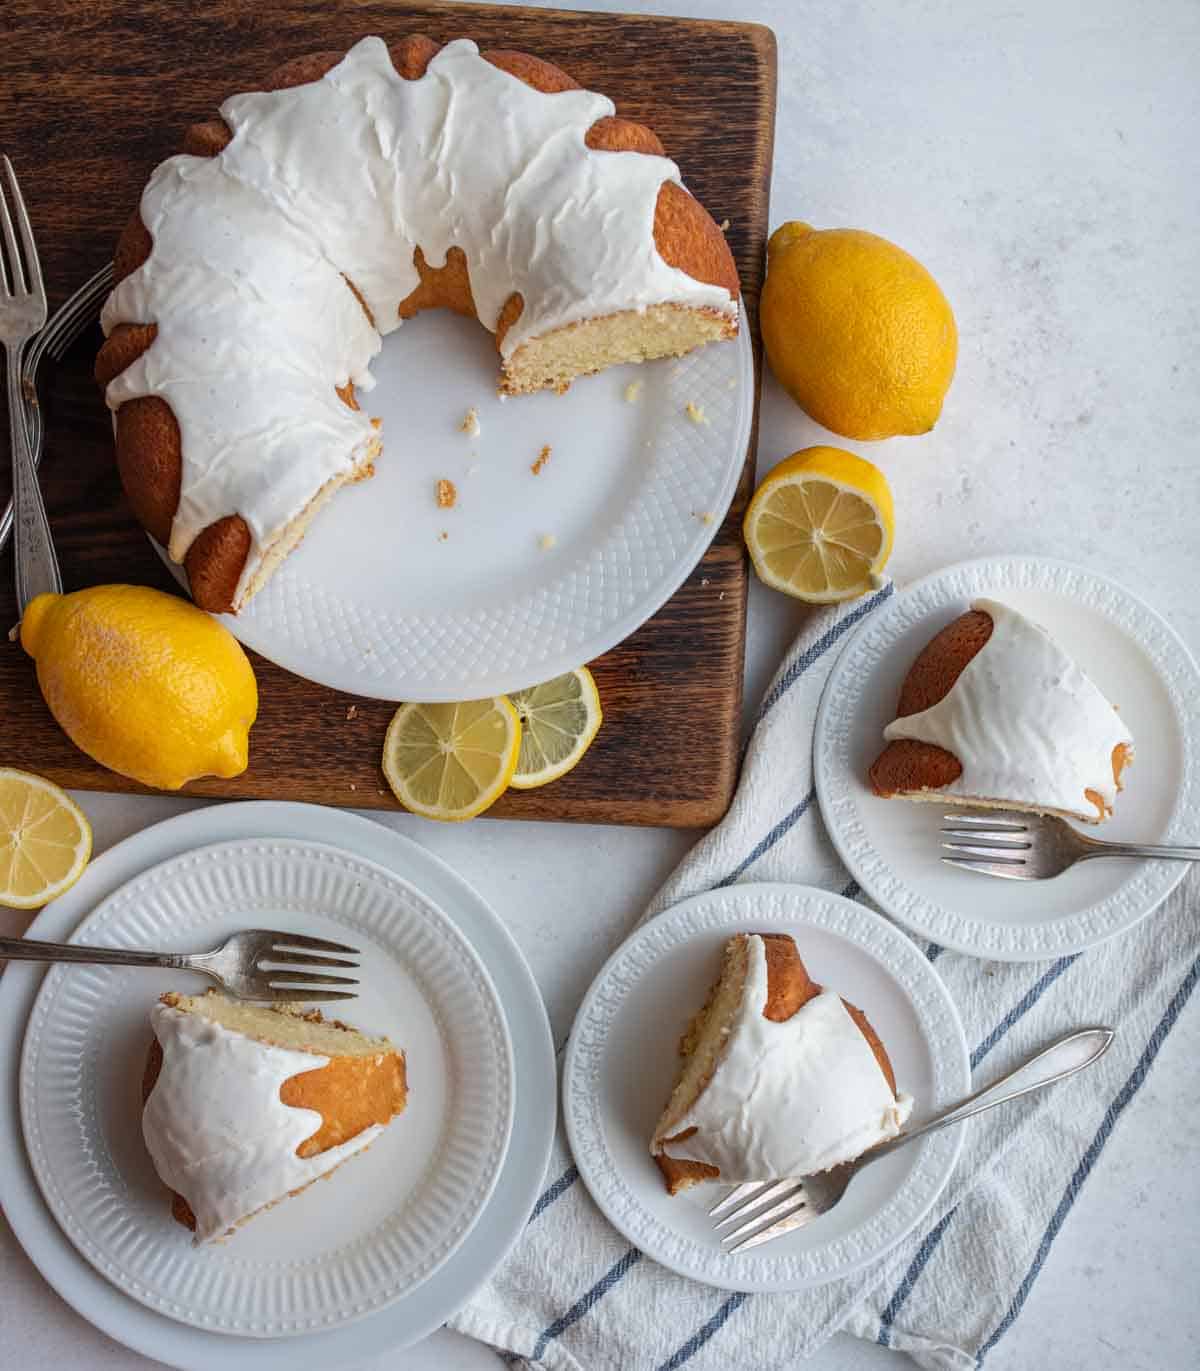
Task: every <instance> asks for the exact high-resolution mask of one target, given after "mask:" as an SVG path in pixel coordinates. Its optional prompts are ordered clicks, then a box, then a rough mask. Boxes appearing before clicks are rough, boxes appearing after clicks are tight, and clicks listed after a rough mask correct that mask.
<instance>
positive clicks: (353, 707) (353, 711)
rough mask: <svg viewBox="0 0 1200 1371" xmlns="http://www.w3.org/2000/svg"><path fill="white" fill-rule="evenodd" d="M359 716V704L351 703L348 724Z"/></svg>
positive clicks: (347, 718) (347, 715) (347, 716)
mask: <svg viewBox="0 0 1200 1371" xmlns="http://www.w3.org/2000/svg"><path fill="white" fill-rule="evenodd" d="M357 718H358V706H357V705H351V706H350V708H349V709H348V710H347V711H346V722H347V723H348V724H350V723H353V722H354V720H355V719H357Z"/></svg>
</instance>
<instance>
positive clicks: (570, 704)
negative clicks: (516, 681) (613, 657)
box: [508, 666, 604, 790]
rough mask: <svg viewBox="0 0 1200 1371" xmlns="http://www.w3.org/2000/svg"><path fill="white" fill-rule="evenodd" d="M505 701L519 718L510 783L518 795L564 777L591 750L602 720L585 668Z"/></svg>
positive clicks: (594, 690)
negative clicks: (516, 753) (517, 745)
mask: <svg viewBox="0 0 1200 1371" xmlns="http://www.w3.org/2000/svg"><path fill="white" fill-rule="evenodd" d="M508 698H509V700H510V701H511V702H512V706H513V708H514V709H515V710H516V711H517V713H518V714H519V715H520V718H521V755H520V758H519V760H518V761H517V769H516V771H515V772H514V773H513V778H512V785H513V786H514V787H515V788H516V789H517V790H536V789H537V787H538V786H540V785H547V784H548V783H549V782H550V781H557V780H558V778H559V777H560V776H565V775H566V774H567V772H568V771H570V770H571V769H572V768H573V767H575V766H577V765H578V764H579V760H580V758H581V757H582V756H583V754H584V753H585V752H586V751H587V750H588V748H589V747H591V745H592V739H593V738H594V737H595V736H596V734H597V733H598V732H599V729H600V724H601V722H602V721H603V718H604V716H603V714H602V713H601V712H600V695H599V693H598V691H597V690H596V682H595V681H594V680H592V673H591V672H590V671H589V670H588V669H587V667H585V666H581V667H577V668H576V669H575V670H574V671H568V672H567V673H566V675H565V676H555V678H554V679H553V680H552V681H546V682H545V683H544V684H542V685H537V686H531V687H530V688H529V689H528V690H518V691H514V692H513V694H511V695H510V696H509V697H508Z"/></svg>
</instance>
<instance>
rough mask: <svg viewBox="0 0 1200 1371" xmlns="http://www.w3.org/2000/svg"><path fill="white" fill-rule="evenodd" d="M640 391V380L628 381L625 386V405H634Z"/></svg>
mask: <svg viewBox="0 0 1200 1371" xmlns="http://www.w3.org/2000/svg"><path fill="white" fill-rule="evenodd" d="M641 393H642V383H641V381H630V383H629V384H628V385H627V386H626V387H625V403H626V404H627V405H636V404H637V402H638V396H639V395H641Z"/></svg>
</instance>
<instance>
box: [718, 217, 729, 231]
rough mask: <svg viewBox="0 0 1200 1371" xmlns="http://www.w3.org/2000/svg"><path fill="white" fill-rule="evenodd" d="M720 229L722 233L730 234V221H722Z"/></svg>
mask: <svg viewBox="0 0 1200 1371" xmlns="http://www.w3.org/2000/svg"><path fill="white" fill-rule="evenodd" d="M718 228H720V230H721V232H722V233H728V232H729V220H728V219H722V220H721V222H720V224H719V225H718Z"/></svg>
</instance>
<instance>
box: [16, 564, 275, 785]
mask: <svg viewBox="0 0 1200 1371" xmlns="http://www.w3.org/2000/svg"><path fill="white" fill-rule="evenodd" d="M21 644H22V646H23V647H24V648H25V651H26V652H28V653H29V655H30V656H31V657H32V658H33V659H34V660H35V661H36V662H37V676H38V683H39V685H40V686H41V688H42V694H43V695H44V696H45V698H46V703H47V704H48V705H49V706H50V712H51V713H52V714H53V715H54V717H55V719H57V720H58V722H59V724H60V725H61V727H62V728H63V729H64V731H65V732H66V734H67V736H68V737H69V738H70V739H71V741H72V742H73V743H74V744H75V746H76V747H78V748H81V749H82V750H83V751H84V752H86V753H87V754H88V756H89V757H93V758H94V759H95V760H96V761H98V762H100V763H101V765H103V766H106V767H108V768H109V769H110V770H111V771H117V772H120V774H121V775H122V776H129V777H131V778H132V779H133V780H135V781H140V782H141V783H142V784H143V785H148V786H154V787H156V788H157V789H159V790H178V789H179V787H180V786H181V785H184V784H186V783H187V782H188V781H191V780H195V779H196V778H197V777H198V776H237V775H238V774H239V773H240V772H243V771H245V769H246V762H247V755H248V748H249V740H248V736H247V735H248V734H249V731H250V726H251V724H253V723H254V719H255V716H256V715H257V713H258V685H257V683H256V681H255V679H254V671H253V669H252V667H251V666H250V662H249V660H248V659H247V657H246V654H245V653H244V652H243V651H242V649H241V646H240V645H239V644H238V642H237V640H236V639H235V638H234V637H233V635H232V634H231V633H230V632H229V631H228V629H226V628H223V627H222V626H221V625H220V624H219V623H218V622H217V621H216V620H215V619H214V618H213V617H212V616H211V615H209V614H205V613H204V611H203V610H201V609H197V608H196V606H195V605H193V604H190V603H189V602H188V601H187V600H181V599H180V598H179V597H178V596H177V595H165V594H163V593H162V592H161V591H158V590H150V589H148V588H147V587H145V586H93V587H92V588H91V589H89V590H80V591H76V592H75V593H74V594H73V595H39V596H38V597H37V598H36V599H35V600H33V601H32V602H31V603H30V605H29V607H28V608H27V609H26V611H25V615H24V618H23V619H22V621H21Z"/></svg>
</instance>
